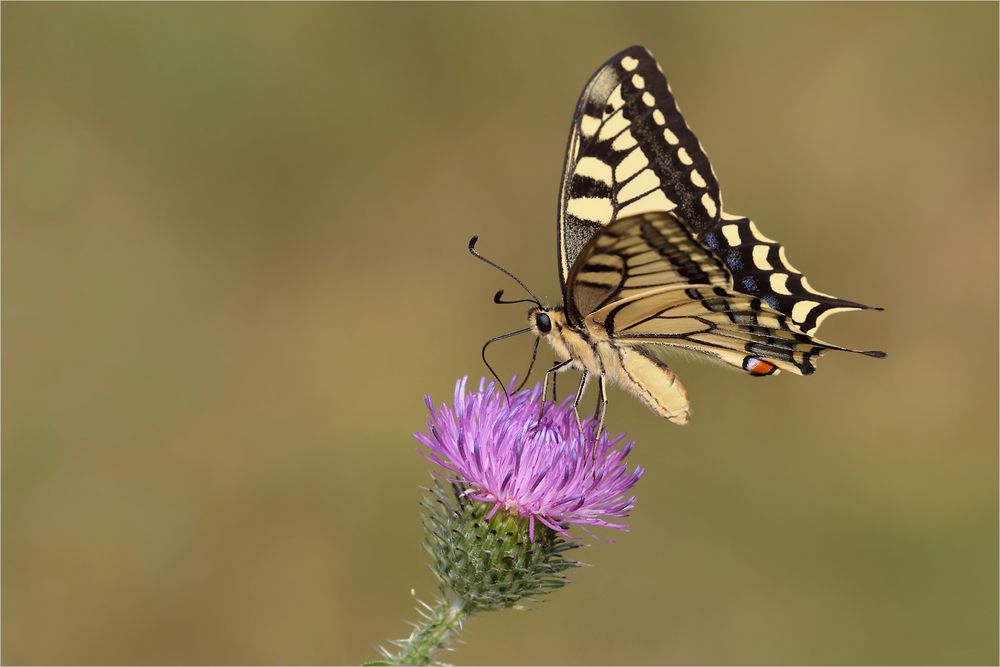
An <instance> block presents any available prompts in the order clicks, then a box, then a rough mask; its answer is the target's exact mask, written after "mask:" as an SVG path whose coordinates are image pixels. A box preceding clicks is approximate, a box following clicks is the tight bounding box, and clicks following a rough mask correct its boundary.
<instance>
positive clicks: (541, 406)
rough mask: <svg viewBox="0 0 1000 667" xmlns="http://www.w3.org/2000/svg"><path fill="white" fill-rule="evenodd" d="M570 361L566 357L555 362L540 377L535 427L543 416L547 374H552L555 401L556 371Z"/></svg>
mask: <svg viewBox="0 0 1000 667" xmlns="http://www.w3.org/2000/svg"><path fill="white" fill-rule="evenodd" d="M570 361H572V360H571V359H567V360H566V361H560V362H559V363H558V364H556V365H555V366H553V367H552V368H550V369H549V370H547V371H545V377H544V378H543V379H542V393H541V395H540V396H539V399H538V403H539V406H538V424H537V425H536V428H537V427H538V426H541V424H542V417H544V416H545V394H546V392H548V387H549V376H550V375H551V376H552V400H553V401H555V400H556V373H558V372H559V371H561V370H562V369H563V368H565V367H566V366H567V365H568V364H569V362H570Z"/></svg>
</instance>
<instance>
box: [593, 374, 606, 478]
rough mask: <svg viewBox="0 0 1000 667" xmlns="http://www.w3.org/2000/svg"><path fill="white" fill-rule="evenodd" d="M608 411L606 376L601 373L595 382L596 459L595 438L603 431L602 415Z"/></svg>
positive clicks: (595, 453)
mask: <svg viewBox="0 0 1000 667" xmlns="http://www.w3.org/2000/svg"><path fill="white" fill-rule="evenodd" d="M607 411H608V385H607V377H606V376H605V375H604V373H601V376H600V379H599V380H598V383H597V408H596V410H595V413H596V414H597V432H596V433H595V434H594V452H593V455H594V459H595V460H596V459H597V440H598V439H599V438H600V437H601V432H602V431H604V415H605V414H606V413H607Z"/></svg>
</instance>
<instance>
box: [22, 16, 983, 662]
mask: <svg viewBox="0 0 1000 667" xmlns="http://www.w3.org/2000/svg"><path fill="white" fill-rule="evenodd" d="M2 18H3V21H2V38H3V40H2V44H3V46H2V49H3V52H2V55H3V59H2V75H3V83H4V88H3V105H2V113H3V160H4V164H3V167H4V169H3V183H2V185H3V210H2V213H3V223H4V224H3V308H4V318H3V319H4V322H3V324H4V329H3V334H4V335H3V373H4V377H3V379H4V392H3V416H4V420H3V461H2V463H3V466H2V470H3V498H2V499H3V517H2V518H3V563H2V565H3V608H2V612H3V655H2V659H3V661H4V662H5V663H64V662H71V663H291V664H298V663H302V664H313V663H358V662H360V661H363V660H366V659H371V658H373V657H375V655H376V647H377V645H379V644H380V643H384V642H385V641H386V640H388V639H391V638H393V637H400V636H403V635H405V634H406V633H407V632H408V628H407V627H406V625H405V622H406V621H408V620H413V619H415V617H416V616H415V612H414V604H415V602H414V600H413V598H412V597H411V595H410V590H411V589H414V590H415V591H416V595H417V596H419V597H421V598H424V599H429V598H432V597H433V594H434V582H433V580H432V577H431V575H430V573H429V571H428V570H427V567H426V562H427V559H426V558H425V555H424V554H423V552H422V548H421V544H420V528H419V525H418V510H417V501H418V498H419V496H420V490H419V486H420V485H422V484H425V483H426V482H427V481H428V479H429V473H428V465H427V464H426V463H425V462H424V461H423V460H422V459H421V458H420V457H419V456H418V455H417V454H416V453H415V442H414V440H413V439H412V437H411V433H412V432H413V431H414V430H417V429H419V428H421V426H422V423H423V419H424V413H425V410H424V407H423V404H422V401H421V397H422V395H423V394H424V393H430V394H432V395H433V396H434V397H435V399H437V400H443V399H445V398H447V397H448V396H450V393H451V390H452V385H453V382H454V381H455V379H456V378H457V377H459V376H461V375H464V374H470V375H473V376H476V377H478V376H479V375H481V374H483V373H484V372H485V369H484V368H483V367H482V364H481V361H480V359H479V347H480V345H481V344H482V342H483V341H484V340H485V339H486V338H487V337H489V336H491V335H494V334H497V333H500V332H503V331H509V330H512V329H515V328H519V327H520V326H522V324H523V318H524V312H525V308H523V307H521V306H518V307H513V308H511V307H502V308H501V307H497V306H494V305H492V303H491V302H490V297H491V295H492V294H493V292H494V291H495V290H496V289H498V288H500V287H506V288H508V289H511V288H512V284H511V283H510V281H508V280H506V279H504V278H503V277H502V276H501V275H499V274H498V273H496V272H494V271H492V270H491V269H489V268H488V267H485V266H484V265H482V264H480V263H478V262H475V261H474V260H473V259H471V258H470V257H469V256H468V254H467V253H466V249H465V245H466V242H467V241H468V238H469V237H470V236H471V235H472V234H474V233H478V234H480V235H481V237H482V240H481V242H480V248H481V250H482V251H483V252H485V253H487V254H488V255H489V256H491V257H493V258H495V259H497V260H498V261H501V262H502V263H504V264H506V265H508V266H509V267H510V268H511V269H512V270H514V271H516V272H517V273H519V274H520V275H521V276H522V277H523V278H524V279H525V280H526V281H527V283H528V284H529V285H531V286H533V289H535V290H536V291H538V292H541V293H542V294H544V295H546V296H547V297H548V298H550V299H553V300H555V299H557V297H558V296H559V295H558V282H557V277H556V267H555V247H554V246H555V233H554V225H555V209H556V194H557V190H558V184H559V177H560V169H561V166H562V160H563V151H564V147H565V141H566V135H567V132H568V123H569V120H570V116H571V113H572V111H573V107H574V104H575V103H576V98H577V95H578V94H579V91H580V89H581V87H582V86H583V84H584V82H585V81H586V79H587V77H588V76H589V75H590V74H591V72H592V71H593V70H594V69H595V68H596V67H597V66H598V65H599V64H600V63H601V62H603V61H604V60H605V59H606V58H608V57H610V56H611V55H612V54H613V53H615V52H616V51H617V50H619V49H621V48H624V47H626V46H628V45H630V44H633V43H641V44H644V45H646V46H647V47H649V48H650V49H651V50H652V51H653V52H654V54H656V56H657V57H658V59H659V60H660V62H661V63H662V65H663V68H664V70H665V71H666V72H667V74H668V75H669V77H670V80H671V83H672V86H673V90H674V92H675V93H676V95H677V96H678V99H679V100H680V104H681V107H682V108H683V110H684V112H685V114H686V117H687V119H688V121H689V123H690V124H691V125H692V127H693V128H694V129H695V131H696V132H697V133H698V134H699V136H700V137H701V139H702V141H703V143H704V145H705V147H706V150H707V151H708V153H709V155H710V156H711V157H712V159H713V163H714V166H715V171H716V173H717V174H718V176H719V179H720V181H721V183H722V189H723V194H724V196H725V200H726V204H727V209H728V210H730V211H733V212H737V213H743V214H746V215H750V216H752V217H753V218H754V219H755V220H756V221H757V222H758V224H759V225H760V227H761V229H762V230H763V231H764V233H766V234H767V235H769V236H772V237H775V238H777V239H780V240H781V241H782V242H783V243H784V244H785V245H786V246H787V247H788V248H789V256H790V258H791V259H792V261H793V262H794V263H795V264H796V265H797V266H798V267H799V268H801V269H803V270H805V271H806V272H807V273H808V275H809V276H810V278H811V280H812V282H813V284H814V285H816V286H817V287H818V288H820V289H823V290H827V291H832V292H834V293H835V294H838V295H841V296H844V297H848V298H854V299H858V300H860V301H863V302H866V303H871V304H875V305H881V306H884V307H885V308H886V311H885V312H884V313H863V314H852V315H847V316H841V317H837V318H833V319H832V320H831V321H829V323H828V324H827V325H826V326H825V327H824V332H823V333H824V336H823V337H824V338H825V339H827V340H830V341H833V342H837V343H841V344H845V345H853V346H858V347H863V348H881V349H886V350H888V351H889V353H890V356H889V358H888V359H887V360H886V361H881V362H879V361H875V360H872V359H868V358H864V357H855V356H853V355H839V356H838V355H836V354H831V355H829V356H827V357H826V358H824V359H823V361H822V363H821V365H820V372H819V373H818V374H817V375H815V376H812V377H810V378H799V377H794V376H790V375H784V376H781V377H779V378H775V379H771V380H764V381H761V380H755V379H751V378H749V377H746V376H744V375H742V374H739V373H737V372H733V371H729V370H726V369H723V368H721V367H717V366H714V365H709V364H702V363H697V362H693V361H690V360H688V359H684V358H682V359H677V360H676V362H675V367H676V368H677V369H678V370H679V372H680V373H681V376H682V378H683V380H684V382H685V384H686V385H687V387H688V390H689V393H690V396H691V399H692V402H693V406H694V419H693V422H692V424H691V425H690V426H688V427H685V428H678V427H674V426H671V425H670V424H668V423H666V422H661V421H660V420H658V419H657V418H656V417H654V416H653V415H652V414H650V413H648V412H647V411H646V410H645V409H644V408H643V407H642V406H641V405H640V404H639V403H638V402H636V401H635V400H633V399H631V398H628V397H626V396H624V395H623V394H621V393H620V392H615V393H613V394H612V396H611V400H612V403H611V412H610V427H611V428H612V429H615V430H628V431H629V433H630V434H631V435H632V436H634V437H635V438H636V440H637V441H638V447H637V450H636V452H635V454H634V455H633V459H634V462H636V463H641V464H642V465H643V466H645V467H646V468H647V470H648V472H647V475H646V477H645V478H644V480H643V481H642V482H641V483H640V485H639V487H638V496H639V503H638V506H637V509H636V511H635V514H634V517H633V520H632V521H631V524H632V529H633V530H632V532H631V533H628V534H623V535H614V536H608V537H613V538H614V543H606V542H598V543H595V544H594V545H593V546H592V547H590V548H589V549H587V550H586V551H585V552H583V554H582V558H583V559H584V560H585V561H586V562H588V563H590V564H591V565H593V567H590V568H586V569H582V570H578V571H576V572H574V573H573V575H572V578H573V580H574V583H573V584H572V585H571V586H569V587H568V588H566V589H565V590H563V591H560V592H559V593H557V594H556V595H554V596H552V597H551V598H550V599H549V600H548V601H547V602H546V603H544V604H542V605H540V606H539V607H536V608H535V609H534V610H532V611H529V612H524V613H518V612H505V613H499V614H493V615H486V616H480V617H476V618H474V619H473V620H472V621H471V622H470V623H469V625H468V626H467V632H466V634H465V639H466V640H467V644H466V645H463V646H460V647H459V649H458V651H457V652H456V653H454V654H452V655H451V656H449V657H448V658H447V659H448V660H450V661H454V662H456V663H458V664H473V663H639V664H649V663H994V664H995V663H996V662H997V660H998V654H997V641H998V637H997V625H998V612H997V609H998V607H997V605H998V593H997V590H998V574H997V573H998V568H997V564H998V557H997V556H998V554H997V551H998V549H997V544H998V534H997V526H998V509H997V466H998V461H997V437H998V434H997V401H998V396H997V367H998V355H997V340H998V336H997V333H998V332H997V322H998V308H997V304H998V285H997V276H998V266H997V246H998V238H997V228H998V225H997V219H998V210H997V201H998V185H997V183H998V170H997V158H998V126H997V121H998V109H997V106H998V104H997V99H998V86H997V80H998V65H997V56H998V42H997V20H998V11H997V5H996V4H995V3H979V4H876V5H869V4H841V5H830V4H807V5H796V4H751V5H742V4H741V5H727V4H678V5H673V4H643V5H631V4H615V5H603V4H544V5H526V4H497V5H432V4H407V5H388V4H378V5H376V4H329V5H328V4H245V5H244V4H214V5H192V4H165V5H164V4H153V5H145V4H144V5H136V4H125V5H123V4H83V5H78V4H10V3H5V4H4V5H3V7H2ZM514 291H516V290H514ZM514 291H511V293H512V294H513V293H514ZM529 350H530V341H528V340H527V339H524V338H522V339H516V340H515V341H510V342H507V343H503V344H501V345H498V346H497V348H496V350H495V352H494V359H495V360H496V365H497V367H498V368H499V369H502V372H503V373H504V374H505V375H509V374H512V373H514V372H521V373H523V370H524V367H525V365H526V363H527V360H528V354H529ZM572 382H573V380H571V379H570V378H569V376H566V375H564V376H563V380H562V384H561V386H562V389H563V391H566V390H568V389H569V388H570V387H571V384H572ZM591 401H592V398H591V399H588V404H590V403H591Z"/></svg>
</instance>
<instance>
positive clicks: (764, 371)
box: [743, 357, 778, 377]
mask: <svg viewBox="0 0 1000 667" xmlns="http://www.w3.org/2000/svg"><path fill="white" fill-rule="evenodd" d="M743 369H744V370H746V371H747V372H748V373H750V375H756V376H758V377H763V376H765V375H773V374H774V372H775V371H777V370H778V367H777V366H775V365H774V364H772V363H771V362H770V361H764V360H763V359H761V358H759V357H747V358H746V359H744V360H743Z"/></svg>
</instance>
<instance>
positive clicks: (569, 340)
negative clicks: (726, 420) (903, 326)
mask: <svg viewBox="0 0 1000 667" xmlns="http://www.w3.org/2000/svg"><path fill="white" fill-rule="evenodd" d="M475 240H476V239H475V238H474V239H473V241H472V243H470V250H472V251H473V254H476V255H477V256H479V257H480V258H481V259H485V258H483V257H482V256H481V255H478V253H476V252H475V249H474V247H473V246H474V244H475ZM558 245H559V279H560V283H561V285H562V291H563V306H562V307H551V308H550V307H545V306H543V305H542V304H541V303H540V302H539V301H538V299H537V298H533V299H532V300H531V302H533V303H535V307H533V308H532V309H531V310H530V311H529V313H528V323H529V327H528V328H527V329H524V330H522V331H519V332H514V333H513V334H507V335H505V336H502V337H506V336H509V335H515V334H517V333H526V332H528V331H530V332H532V333H533V334H535V336H536V337H538V338H544V339H545V340H546V341H547V342H548V343H549V344H550V345H551V346H552V348H553V349H554V351H555V353H556V356H557V357H559V358H560V359H562V361H560V363H558V364H556V366H554V367H553V368H552V369H550V370H549V373H552V372H554V371H557V370H563V369H565V368H567V367H571V368H575V369H577V370H579V371H581V373H582V376H583V377H582V380H581V384H580V391H579V392H578V394H577V401H578V402H579V397H580V394H582V393H583V389H584V388H585V386H586V383H587V379H588V378H589V377H590V376H596V377H597V378H598V380H599V392H598V393H599V399H598V400H599V405H598V413H599V415H600V417H599V423H600V424H602V425H603V419H604V413H605V410H606V406H607V390H606V382H607V381H608V380H611V381H612V382H614V383H616V384H617V385H619V386H621V387H622V388H624V389H626V390H628V391H630V392H631V393H633V394H635V395H636V396H638V397H639V398H640V399H641V400H642V401H643V402H644V403H645V404H646V405H647V406H648V407H649V408H650V409H651V410H652V411H653V412H655V413H657V414H659V415H661V416H663V417H666V418H667V419H669V420H670V421H671V422H674V423H676V424H686V423H687V422H688V419H689V417H690V408H689V406H688V399H687V393H686V392H685V390H684V387H683V386H682V385H681V383H680V381H679V380H678V378H677V376H676V375H674V373H673V372H672V371H671V370H670V369H669V368H668V367H667V365H666V364H665V363H664V362H663V361H662V360H661V359H660V358H659V357H658V355H657V354H656V352H655V349H656V347H657V346H673V347H676V348H681V349H685V350H689V351H691V352H695V353H698V354H702V355H707V356H708V357H711V358H713V359H715V360H717V361H720V362H722V363H724V364H729V365H731V366H734V367H736V368H738V369H741V370H743V371H744V372H746V373H748V374H750V375H752V376H757V377H761V376H768V375H774V374H776V373H778V372H779V371H781V370H786V371H789V372H792V373H795V374H797V375H808V374H810V373H812V372H813V371H814V370H815V360H816V358H817V357H818V356H819V355H821V354H822V353H823V352H825V351H827V350H844V351H848V352H857V353H859V354H865V355H868V356H871V357H884V356H885V353H884V352H880V351H874V350H871V351H861V350H850V349H848V348H844V347H840V346H837V345H831V344H829V343H825V342H823V341H820V340H818V339H816V338H814V335H815V333H816V330H817V329H818V328H819V326H820V324H822V323H823V320H825V319H826V318H827V317H828V316H829V315H831V314H833V313H838V312H844V311H849V310H864V309H869V308H870V307H869V306H865V305H862V304H860V303H856V302H854V301H847V300H844V299H839V298H837V297H833V296H830V295H829V294H824V293H822V292H819V291H817V290H816V289H814V288H813V287H812V286H811V285H810V284H809V281H808V280H807V279H806V277H805V276H804V275H803V274H802V273H800V272H799V271H798V270H797V269H795V268H794V267H793V266H792V265H791V264H790V263H789V261H788V259H787V258H786V256H785V248H784V247H783V246H782V245H781V244H779V243H777V242H776V241H773V240H771V239H769V238H768V237H766V236H764V235H763V234H762V233H761V232H760V230H758V229H757V226H756V225H755V224H754V223H753V222H752V221H751V220H749V219H748V218H745V217H743V216H739V215H730V214H729V213H726V212H725V211H724V210H723V208H722V197H721V195H720V193H719V184H718V181H717V180H716V177H715V173H714V172H713V171H712V166H711V165H710V164H709V161H708V156H707V155H706V154H705V151H704V150H703V149H702V147H701V144H700V143H699V142H698V139H697V137H695V135H694V133H693V132H692V131H691V129H690V128H689V127H688V126H687V123H685V121H684V118H683V117H682V116H681V113H680V111H679V110H678V108H677V103H676V102H675V101H674V96H673V93H672V92H671V91H670V87H669V85H668V84H667V80H666V77H665V76H664V74H663V71H662V70H661V69H660V66H659V65H658V64H657V62H656V60H655V59H654V58H653V56H652V55H651V54H650V53H649V51H647V50H646V49H645V48H643V47H641V46H633V47H631V48H628V49H626V50H624V51H622V52H621V53H619V54H618V55H616V56H614V57H613V58H611V59H610V60H609V61H607V62H606V63H604V64H603V65H602V66H601V67H600V68H599V69H598V70H597V72H596V73H594V75H593V76H592V77H591V78H590V81H588V82H587V85H586V86H585V87H584V89H583V93H582V94H581V96H580V100H579V102H578V103H577V106H576V112H575V113H574V115H573V122H572V125H571V127H570V135H569V142H568V147H567V152H566V160H565V167H564V170H563V177H562V186H561V188H560V194H559V222H558ZM486 261H487V262H489V260H486ZM489 263H490V264H493V262H489ZM493 265H494V266H497V265H495V264H493ZM498 268H499V267H498ZM501 270H503V269H501ZM504 271H505V270H504ZM505 272H506V271H505ZM507 273H508V274H509V272H507ZM512 277H513V276H512ZM515 280H516V278H515ZM518 282H519V283H520V281H519V280H518ZM521 285H522V287H525V289H526V290H527V287H526V286H524V285H523V283H521ZM528 292H529V294H531V292H530V290H528ZM501 294H502V292H498V293H497V296H496V297H495V299H494V300H495V301H496V302H497V303H511V302H510V301H501V300H500V296H501ZM532 296H533V297H534V295H533V294H532ZM502 337H498V339H499V338H502ZM538 338H536V341H535V345H536V350H537V344H538ZM494 340H496V339H494ZM491 342H492V341H491ZM484 353H485V347H484ZM484 359H485V356H484ZM532 359H533V360H534V356H533V357H532ZM529 372H530V371H529ZM548 378H549V374H548V373H547V374H546V376H545V379H546V382H547V381H548ZM543 395H544V394H543ZM599 428H600V427H599Z"/></svg>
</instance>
